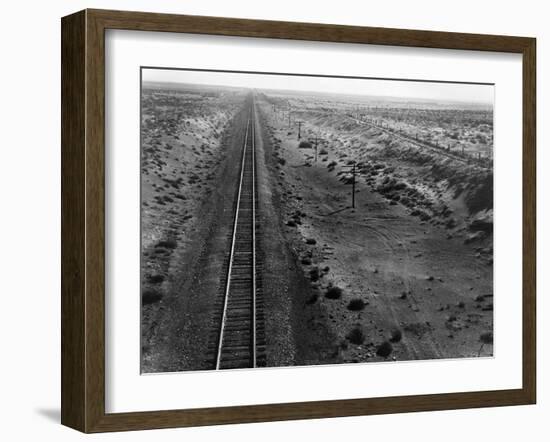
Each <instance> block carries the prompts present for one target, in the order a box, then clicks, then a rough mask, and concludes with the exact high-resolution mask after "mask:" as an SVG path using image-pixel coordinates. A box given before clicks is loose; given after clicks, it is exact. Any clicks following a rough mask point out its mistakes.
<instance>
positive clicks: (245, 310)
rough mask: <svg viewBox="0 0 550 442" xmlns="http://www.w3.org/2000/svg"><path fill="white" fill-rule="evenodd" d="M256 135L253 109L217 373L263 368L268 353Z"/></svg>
mask: <svg viewBox="0 0 550 442" xmlns="http://www.w3.org/2000/svg"><path fill="white" fill-rule="evenodd" d="M255 137H256V130H255V111H254V103H253V101H251V110H250V112H249V117H248V119H247V123H246V132H245V137H244V143H243V153H242V160H241V165H240V167H241V170H240V177H239V183H238V191H237V197H236V202H235V209H234V220H233V229H232V236H231V241H230V243H231V246H230V251H229V258H228V262H227V275H226V279H225V286H224V289H223V293H222V301H221V302H222V312H221V320H220V322H219V324H218V325H219V332H217V333H216V334H217V336H216V341H217V342H216V349H215V353H216V357H215V369H216V370H220V369H229V368H254V367H256V366H258V365H263V359H264V357H265V355H264V354H263V353H264V352H263V349H264V348H265V342H264V336H263V334H264V330H263V312H262V310H263V308H262V307H263V305H262V301H261V287H258V278H257V276H258V273H259V272H258V263H257V256H256V255H257V249H256V247H257V235H256V233H257V232H256V230H257V218H256V215H257V214H256V205H257V192H256V157H255V144H256V140H255Z"/></svg>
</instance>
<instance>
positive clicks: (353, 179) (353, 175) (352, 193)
mask: <svg viewBox="0 0 550 442" xmlns="http://www.w3.org/2000/svg"><path fill="white" fill-rule="evenodd" d="M342 167H351V170H350V171H349V172H351V208H352V209H355V172H356V163H355V161H354V162H353V164H350V165H348V166H342Z"/></svg>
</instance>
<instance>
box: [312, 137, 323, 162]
mask: <svg viewBox="0 0 550 442" xmlns="http://www.w3.org/2000/svg"><path fill="white" fill-rule="evenodd" d="M319 141H323V140H322V138H320V137H319V135H315V138H314V139H313V144H314V145H315V162H317V158H318V151H319Z"/></svg>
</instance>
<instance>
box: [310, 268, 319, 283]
mask: <svg viewBox="0 0 550 442" xmlns="http://www.w3.org/2000/svg"><path fill="white" fill-rule="evenodd" d="M320 276H321V275H320V273H319V268H318V267H314V268H312V269H311V270H310V271H309V279H311V280H312V281H313V282H315V281H318V280H319V278H320Z"/></svg>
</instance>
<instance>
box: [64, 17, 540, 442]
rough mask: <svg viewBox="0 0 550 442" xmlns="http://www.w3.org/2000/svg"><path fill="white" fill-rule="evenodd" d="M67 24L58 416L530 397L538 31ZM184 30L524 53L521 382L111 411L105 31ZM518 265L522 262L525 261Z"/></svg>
mask: <svg viewBox="0 0 550 442" xmlns="http://www.w3.org/2000/svg"><path fill="white" fill-rule="evenodd" d="M61 25H62V26H61V29H62V44H61V52H62V128H61V134H62V168H61V169H62V176H61V182H62V198H61V203H62V204H61V207H62V209H61V214H62V270H61V277H62V303H61V320H62V333H61V348H62V369H61V374H62V392H61V399H62V401H61V422H62V423H63V424H64V425H67V426H69V427H73V428H75V429H78V430H80V431H84V432H102V431H121V430H141V429H150V428H168V427H184V426H197V425H215V424H229V423H239V422H261V421H279V420H290V419H311V418H325V417H337V416H356V415H368V414H382V413H403V412H411V411H428V410H445V409H460V408H472V407H490V406H503V405H520V404H534V403H535V400H536V322H535V321H536V306H535V290H536V286H535V283H536V244H535V240H536V232H535V229H536V219H535V217H536V202H535V201H536V176H535V170H536V168H535V166H536V158H535V143H536V139H535V132H536V120H535V117H536V96H535V91H536V81H535V80H536V71H535V66H536V61H535V57H536V40H535V39H533V38H525V37H509V36H495V35H477V34H458V33H448V32H431V31H415V30H404V29H384V28H365V27H355V26H353V27H352V26H337V25H326V24H311V23H292V22H276V21H263V20H262V21H260V20H240V19H230V18H214V17H200V16H185V15H168V14H152V13H141V12H122V11H104V10H84V11H80V12H78V13H75V14H73V15H69V16H67V17H64V18H63V19H62V22H61ZM106 29H127V30H141V31H164V32H184V33H196V34H212V35H230V36H244V37H263V38H284V39H292V40H310V41H330V42H345V43H364V44H377V45H392V46H409V47H428V48H442V49H460V50H477V51H497V52H512V53H519V54H522V56H523V386H522V388H519V389H514V390H498V391H476V392H468V393H446V394H430V395H415V396H402V397H382V398H365V399H349V400H335V401H318V402H300V403H286V404H272V405H251V406H232V407H222V408H202V409H189V410H170V411H147V412H137V413H116V414H106V413H105V328H104V325H105V300H104V295H105V285H104V281H105V269H104V263H105V261H104V260H105V257H104V253H105V227H104V221H105V208H104V201H105V170H104V167H105V164H104V154H105V143H104V140H105V104H104V103H105V83H104V71H105V30H106ZM518 270H519V269H518Z"/></svg>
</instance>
